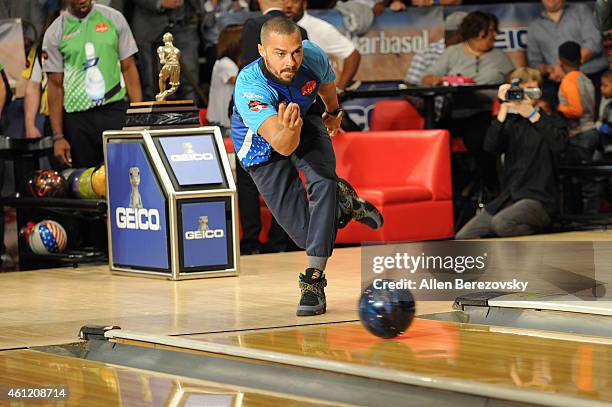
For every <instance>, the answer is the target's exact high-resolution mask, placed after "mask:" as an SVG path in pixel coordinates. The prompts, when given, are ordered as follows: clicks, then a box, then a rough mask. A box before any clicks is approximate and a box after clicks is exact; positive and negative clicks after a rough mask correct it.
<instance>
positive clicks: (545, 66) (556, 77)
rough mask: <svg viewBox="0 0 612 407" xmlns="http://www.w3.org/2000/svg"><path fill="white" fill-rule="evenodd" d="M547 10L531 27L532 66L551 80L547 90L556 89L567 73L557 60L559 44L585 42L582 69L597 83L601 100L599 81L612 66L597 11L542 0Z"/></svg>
mask: <svg viewBox="0 0 612 407" xmlns="http://www.w3.org/2000/svg"><path fill="white" fill-rule="evenodd" d="M542 3H543V5H544V10H543V11H542V13H541V14H540V16H538V18H536V19H535V20H534V21H533V22H532V23H531V24H530V25H529V27H528V31H529V36H528V37H527V58H528V60H529V66H531V67H532V68H535V69H538V70H539V71H540V72H541V73H542V75H544V77H545V78H547V79H549V81H550V83H546V82H545V83H544V87H545V91H546V90H548V89H552V90H553V91H555V92H556V89H557V88H558V83H559V82H560V81H561V79H562V78H563V76H564V73H563V72H562V70H561V67H560V66H559V64H558V63H557V61H558V59H557V50H558V49H559V45H561V44H563V43H564V42H566V41H575V42H577V43H578V44H581V48H580V63H581V68H580V69H581V70H582V72H584V73H585V74H586V75H588V77H589V78H590V79H591V80H592V81H593V83H594V84H595V86H596V89H595V92H596V93H595V95H596V96H595V97H596V101H598V100H599V99H600V95H599V83H600V80H601V75H602V73H603V72H604V71H605V70H606V69H608V59H607V56H606V55H605V52H604V50H603V45H602V40H601V34H600V33H599V31H598V30H597V28H596V27H595V17H594V16H593V11H592V10H591V9H590V8H589V7H588V6H587V5H586V4H571V3H566V2H565V0H542Z"/></svg>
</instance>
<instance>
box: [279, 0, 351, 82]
mask: <svg viewBox="0 0 612 407" xmlns="http://www.w3.org/2000/svg"><path fill="white" fill-rule="evenodd" d="M306 7H307V5H306V0H285V7H284V9H283V11H284V12H285V15H286V16H287V17H288V18H289V19H291V20H292V21H293V22H294V23H297V25H299V26H300V27H302V28H304V29H305V30H306V32H307V33H308V39H309V40H310V41H312V42H314V43H315V44H317V45H318V46H320V47H321V48H323V51H325V53H326V54H327V55H328V56H329V57H330V58H332V59H334V60H336V61H342V73H341V74H340V75H339V77H338V80H337V81H336V87H337V88H338V90H339V91H341V92H344V90H345V89H346V87H347V86H348V85H349V84H350V83H351V81H352V80H353V77H354V76H355V74H356V73H357V70H358V69H359V62H360V61H361V54H360V53H359V51H357V49H355V45H353V43H352V42H351V40H350V39H348V38H346V37H345V36H344V35H342V34H341V33H340V32H339V31H338V30H337V29H336V27H334V26H333V25H331V24H330V23H328V22H327V21H325V20H322V19H320V18H317V17H314V16H312V15H310V14H308V12H307V11H306Z"/></svg>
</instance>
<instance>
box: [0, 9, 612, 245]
mask: <svg viewBox="0 0 612 407" xmlns="http://www.w3.org/2000/svg"><path fill="white" fill-rule="evenodd" d="M504 2H505V1H473V0H385V1H379V0H351V1H329V0H327V1H325V0H319V1H317V0H308V1H307V0H258V1H257V0H250V1H247V0H208V1H203V0H107V1H102V0H99V1H96V2H95V3H96V5H95V6H94V10H97V12H98V13H99V16H98V15H97V17H96V18H99V19H100V22H99V23H97V24H96V25H95V27H96V30H98V28H99V27H106V28H104V30H106V29H109V28H108V27H107V23H108V22H109V21H110V22H111V23H110V29H111V30H117V32H118V33H119V34H118V38H119V43H118V44H117V45H116V46H115V48H116V49H115V50H114V51H113V52H111V53H110V54H108V55H110V56H108V55H106V54H105V55H104V58H100V56H99V55H96V54H95V53H96V52H107V51H108V50H107V51H103V49H106V48H102V47H100V48H97V49H98V51H96V48H94V45H87V44H85V51H86V54H87V58H86V60H83V61H80V60H74V61H70V60H69V58H67V57H66V50H65V49H62V50H61V51H60V43H61V41H62V35H64V38H65V35H66V34H65V33H66V31H65V30H66V29H67V28H66V24H73V22H72V21H73V20H70V19H69V18H68V19H67V17H66V14H65V13H69V15H72V16H73V17H76V18H77V20H78V19H80V18H85V15H82V16H79V15H78V14H79V10H85V8H84V7H85V6H86V5H87V4H89V3H90V2H89V1H87V0H63V1H62V0H46V1H41V0H30V1H28V0H0V19H3V18H13V17H19V18H21V19H22V21H23V29H24V38H25V42H24V44H25V48H26V49H25V50H24V52H25V53H26V56H27V67H26V70H25V71H24V73H23V76H24V77H25V78H26V79H28V82H27V86H26V94H25V97H24V99H23V100H22V101H18V102H17V103H14V104H13V107H12V108H11V110H10V111H8V110H7V109H4V121H5V123H6V121H7V120H8V121H11V120H13V121H14V120H15V119H16V118H19V120H22V121H23V126H22V128H23V135H24V136H25V137H27V138H38V137H42V136H50V137H53V140H54V143H55V144H54V150H55V156H56V157H57V158H58V160H59V162H60V164H62V165H65V166H67V165H73V166H74V165H76V166H88V165H95V164H97V162H98V161H100V159H101V150H100V149H101V139H100V137H99V134H100V133H101V131H102V130H107V129H109V128H120V127H121V117H122V114H123V113H124V112H125V108H126V106H127V105H126V99H129V100H130V101H141V100H153V99H154V96H155V93H156V90H157V76H158V73H159V71H160V64H159V61H158V58H157V52H156V49H157V47H158V46H159V45H160V44H161V43H162V36H163V35H164V33H166V32H171V33H172V35H173V43H174V45H175V46H176V47H178V48H179V49H180V50H181V87H180V89H179V92H178V94H177V95H175V97H176V98H178V99H192V100H195V101H196V103H197V104H198V105H199V106H207V108H208V109H207V119H208V121H209V122H210V123H212V124H216V125H218V126H220V127H221V129H222V132H223V134H224V135H225V136H228V135H229V134H230V131H231V130H230V118H229V113H228V112H229V111H230V110H229V108H230V103H231V98H232V90H233V84H234V82H235V80H236V76H237V75H238V72H239V70H240V69H241V68H242V67H243V66H245V65H246V64H247V63H249V62H251V61H253V60H254V59H255V58H257V57H258V53H257V49H256V48H253V46H252V45H250V46H248V47H247V46H246V45H245V44H246V42H245V38H247V39H249V38H251V37H252V33H250V32H249V31H248V30H249V28H248V27H249V24H250V23H249V20H247V21H245V19H246V17H245V16H249V15H250V14H248V12H252V11H262V12H264V13H284V15H285V16H287V17H288V18H290V19H292V20H293V21H294V22H296V23H297V24H298V25H299V26H300V27H301V28H302V29H303V37H305V38H306V37H307V38H308V39H309V40H311V41H313V42H315V43H316V44H318V45H319V46H320V47H321V48H323V50H324V51H325V52H326V53H327V54H329V55H330V56H332V57H334V58H335V59H336V60H340V61H342V64H343V70H342V74H341V76H339V77H338V78H337V83H336V84H337V88H338V89H337V90H338V93H340V94H341V93H343V92H344V91H345V90H346V89H347V88H348V87H349V86H350V85H351V83H352V82H353V80H354V77H355V75H356V73H357V72H358V70H359V64H360V60H361V55H360V54H359V51H358V50H357V49H356V48H355V46H354V44H353V42H352V41H351V39H350V38H349V37H348V36H345V35H343V34H342V33H341V32H340V31H338V29H337V28H335V27H334V26H333V25H331V24H329V23H327V22H326V21H324V20H322V19H320V18H317V17H315V16H314V15H311V14H309V13H308V10H309V9H326V8H335V9H337V10H339V11H341V12H343V13H346V12H355V13H356V14H355V15H358V16H361V17H360V18H364V19H367V18H370V20H369V24H371V21H372V19H373V18H375V17H376V16H378V15H380V14H381V13H382V12H383V11H384V10H385V9H389V10H391V11H393V12H402V11H403V10H405V9H406V8H407V7H431V6H439V5H447V6H450V5H460V4H464V5H470V4H479V3H486V4H491V3H504ZM531 2H533V3H538V2H541V3H542V5H543V8H542V13H541V15H540V16H539V17H538V18H536V19H535V20H534V21H533V22H532V23H531V25H530V26H529V28H528V32H529V36H528V49H527V57H528V58H527V59H528V64H529V66H530V67H531V68H532V69H529V70H522V71H521V70H520V69H519V70H516V68H521V67H515V66H514V65H513V63H512V61H511V60H510V59H509V58H508V56H507V55H506V54H505V53H504V52H502V51H501V50H500V49H497V48H494V40H495V35H496V33H497V30H498V20H497V17H496V16H495V15H494V14H490V13H485V12H480V11H475V12H471V13H469V14H468V13H465V12H457V13H452V14H450V15H448V16H447V18H446V20H445V36H444V38H443V39H441V40H440V41H438V42H436V43H432V44H431V46H430V47H428V48H427V49H425V50H422V51H420V52H418V53H417V54H416V55H415V57H414V58H413V61H412V64H411V66H407V67H405V70H406V77H405V79H404V80H405V82H407V83H408V84H411V85H414V86H439V85H442V84H444V83H445V82H446V81H448V78H452V77H456V76H464V77H469V78H471V79H472V80H474V82H475V83H477V84H501V83H504V82H506V81H507V80H508V78H510V77H513V78H514V79H516V80H517V82H516V83H517V84H520V86H522V87H523V88H525V89H527V88H538V89H539V90H540V91H541V94H540V95H539V96H538V97H537V98H528V97H527V98H525V99H524V100H523V102H520V103H519V102H518V101H508V100H505V99H504V97H505V95H506V92H507V90H508V89H507V88H504V89H503V91H502V89H501V88H500V90H499V91H490V92H480V93H474V94H473V95H472V96H470V97H467V98H464V99H462V100H461V101H460V103H459V102H458V101H456V100H455V101H453V100H450V99H448V98H447V99H445V98H439V99H438V100H437V102H436V119H437V125H438V126H439V127H441V128H447V129H450V131H451V134H452V135H453V136H460V137H461V138H462V139H463V141H464V143H465V144H466V146H467V148H468V150H469V152H470V153H472V156H473V157H474V158H475V162H476V163H477V168H478V169H477V171H476V172H475V173H474V174H472V175H473V176H474V177H477V178H479V179H480V181H481V182H482V184H483V185H484V190H485V191H486V193H487V194H489V197H490V200H489V201H490V203H491V204H490V205H488V206H487V207H486V208H487V209H486V210H485V211H484V213H485V215H486V216H485V218H486V219H485V218H483V217H482V216H480V217H478V216H477V218H478V219H476V218H475V219H474V222H470V223H469V224H468V225H466V227H468V229H464V230H463V231H462V232H460V233H459V236H463V237H478V236H485V235H491V234H497V235H512V234H524V233H532V232H534V231H537V230H541V229H542V228H543V227H546V226H547V225H548V224H550V222H551V217H552V216H553V215H554V214H555V212H556V210H557V206H558V196H557V197H554V198H553V196H554V195H555V194H556V182H557V181H556V179H555V180H554V182H553V181H552V180H553V178H555V177H556V176H557V174H556V172H555V170H554V168H555V166H556V165H557V163H558V161H559V160H566V161H567V162H590V161H592V160H598V159H601V158H602V157H604V158H605V156H606V155H609V154H610V153H611V152H612V147H611V146H612V142H611V141H612V104H611V103H610V100H609V99H608V98H610V97H612V74H610V72H609V71H608V69H609V60H608V55H607V53H606V52H605V49H604V46H603V41H604V37H603V36H602V34H601V33H600V31H598V30H597V29H596V26H595V19H594V16H593V13H592V10H591V9H590V8H588V7H587V6H586V5H582V4H575V3H580V2H571V3H567V2H565V1H563V0H542V1H538V0H532V1H531ZM107 6H108V7H107ZM96 7H97V8H96ZM88 12H89V11H88ZM368 16H369V17H368ZM88 18H89V17H88ZM224 19H225V20H224ZM220 20H223V21H225V22H224V23H223V24H220V23H219V21H220ZM75 21H76V20H75ZM360 23H363V24H366V25H367V24H368V22H367V21H366V22H359V21H358V22H356V24H358V25H359V24H360ZM99 24H103V25H102V26H100V25H99ZM220 27H221V30H219V28H220ZM247 42H248V41H247ZM111 54H112V55H111ZM108 58H110V59H111V60H112V61H113V62H112V63H111V64H109V65H108V66H106V65H103V63H102V62H100V61H102V60H104V61H107V60H108ZM113 58H114V59H113ZM2 62H3V61H0V64H1V63H2ZM104 63H106V62H104ZM70 64H72V65H74V66H79V67H80V66H82V65H83V64H84V65H85V66H86V68H87V67H94V66H96V67H99V69H106V70H108V71H112V73H111V76H112V77H114V78H115V79H114V82H116V83H114V82H113V83H111V84H109V83H102V84H99V87H100V89H99V92H101V96H95V95H94V93H95V92H94V90H91V89H89V88H88V89H87V90H82V89H79V88H78V86H79V85H78V84H77V82H70V81H66V75H67V74H69V72H67V69H69V68H70V66H72V65H70ZM79 64H80V65H79ZM1 66H2V65H0V67H1ZM113 75H114V76H113ZM71 78H73V77H72V76H71ZM371 79H375V78H371ZM88 80H89V79H88ZM107 82H108V81H107ZM526 84H528V85H529V86H526ZM92 86H93V85H92ZM8 91H10V89H8V82H7V81H6V78H5V77H4V80H3V81H0V94H1V95H0V112H2V108H3V107H4V106H5V105H7V104H8V103H7V102H8V100H7V95H8ZM109 95H110V97H109ZM209 95H210V96H209ZM213 95H214V97H213ZM97 98H98V99H97ZM8 99H10V98H8ZM411 101H412V102H415V104H416V105H417V106H418V101H415V100H411ZM500 101H501V102H500ZM15 106H18V107H17V108H16V107H15ZM122 112H123V113H122ZM7 116H9V117H7ZM46 117H49V118H50V119H49V120H46V119H45V118H46ZM492 117H493V124H491V123H492V121H491V119H492ZM517 117H522V118H523V119H525V120H518V122H517V121H516V120H515V119H516V118H517ZM109 126H111V127H109ZM511 126H514V127H511ZM509 128H513V129H515V130H516V131H515V132H514V133H513V132H512V131H510V133H511V134H510V133H508V132H509V130H508V129H509ZM517 129H518V130H517ZM516 132H518V133H519V134H524V135H530V136H525V137H531V138H530V142H533V140H534V139H538V140H539V144H538V145H537V146H534V145H529V143H527V144H525V140H524V138H522V137H519V136H517V135H516ZM76 134H78V135H80V136H79V137H81V138H87V139H88V140H87V141H85V142H82V140H79V139H78V138H77V137H75V135H76ZM537 134H539V135H540V137H539V138H538V137H536V136H535V135H537ZM83 135H85V136H86V137H85V136H83ZM513 137H514V138H513ZM510 140H513V141H510ZM509 143H510V144H512V145H509ZM516 146H520V149H519V150H517V149H516ZM568 146H569V147H568ZM524 149H529V151H530V152H531V153H533V154H534V155H533V156H532V159H533V160H532V162H526V161H525V160H524V158H521V159H519V158H518V157H517V154H518V151H523V150H524ZM500 154H503V155H504V156H505V165H504V167H505V168H504V170H503V172H502V174H501V177H498V171H497V167H498V163H499V155H500ZM544 156H546V157H547V158H545V159H543V158H542V157H544ZM514 159H519V161H518V163H517V162H516V161H513V160H514ZM534 162H536V163H537V165H535V166H534V167H533V168H530V167H529V165H534ZM543 162H545V163H547V164H546V165H545V166H543V165H542V163H543ZM546 166H549V167H550V171H548V170H545V168H544V167H546ZM519 168H522V169H523V170H522V171H519V170H518V169H519ZM525 168H530V169H529V170H528V171H525ZM521 177H522V178H521ZM238 178H239V188H240V176H239V177H238ZM519 178H520V183H521V186H518V185H517V184H516V183H517V182H518V181H517V180H519ZM544 178H545V179H544ZM500 180H501V181H500ZM525 185H529V186H530V188H525V187H524V186H525ZM247 189H248V188H247ZM534 191H535V192H534ZM239 193H240V190H239ZM582 193H583V197H582V198H583V199H582V201H583V210H584V211H585V212H587V213H597V212H598V211H599V210H600V203H599V199H600V197H601V193H602V191H601V190H600V185H595V183H593V182H585V187H584V188H583V191H582ZM246 195H247V192H244V193H243V197H246ZM557 195H558V194H557ZM500 197H501V198H500ZM525 200H527V201H528V202H527V203H525ZM534 202H535V203H534ZM517 203H520V205H518V207H515V206H514V205H515V204H517ZM245 205H246V204H245ZM249 205H251V206H252V205H259V201H258V199H255V201H253V200H251V203H250V204H249ZM534 205H535V206H534ZM534 207H535V208H536V209H533V208H534ZM245 208H246V206H245V207H244V208H243V207H242V206H241V212H245V213H246V212H248V210H247V209H245ZM510 208H513V209H510ZM526 208H527V209H526ZM508 212H510V215H511V216H508ZM500 213H501V214H502V215H503V216H497V215H499V214H500ZM525 214H528V216H526V215H525ZM534 214H536V215H537V216H536V215H534ZM496 216H497V218H496ZM251 217H252V216H251ZM244 222H245V220H243V226H244ZM246 222H247V224H248V220H246ZM521 222H522V223H521ZM491 225H493V226H491ZM458 226H462V225H458ZM260 227H261V225H254V226H253V228H251V229H249V227H247V228H246V232H247V233H246V236H245V241H244V242H243V250H244V252H245V253H258V252H261V251H265V250H270V251H283V250H289V249H290V248H291V244H289V243H288V238H287V237H286V236H282V234H283V233H282V230H280V228H279V232H278V233H279V234H280V235H281V236H278V237H274V236H272V239H271V245H270V247H268V248H262V247H260V246H259V245H258V244H257V242H256V241H257V236H258V228H260ZM273 229H274V227H273ZM249 239H251V241H249ZM275 242H277V243H275Z"/></svg>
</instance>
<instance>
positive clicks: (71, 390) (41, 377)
mask: <svg viewBox="0 0 612 407" xmlns="http://www.w3.org/2000/svg"><path fill="white" fill-rule="evenodd" d="M35 387H47V388H50V387H53V388H56V389H58V391H57V392H54V394H55V396H57V397H56V398H55V399H46V400H34V399H27V400H26V399H18V398H15V397H12V398H10V397H7V396H5V395H4V394H1V395H0V406H3V405H10V406H22V405H37V406H43V405H48V406H79V407H80V406H101V407H109V406H121V405H122V406H143V407H149V406H151V407H152V406H188V405H192V406H196V405H197V406H213V405H214V406H236V407H237V406H262V407H267V406H287V405H291V406H305V407H306V406H328V405H330V406H331V405H338V404H332V403H328V402H324V401H322V400H317V399H308V398H301V397H296V396H288V395H282V394H274V393H271V392H264V391H261V390H252V389H247V388H242V387H238V386H230V385H223V384H219V383H212V382H207V381H202V380H195V379H188V378H182V377H177V376H172V375H167V374H162V373H155V372H149V371H144V370H139V369H133V368H128V367H121V366H116V365H110V364H106V363H100V362H94V361H90V360H83V359H78V358H73V357H66V356H58V355H52V354H48V353H43V352H37V351H32V350H16V351H4V352H0V388H2V390H3V391H4V392H6V391H5V390H6V389H8V388H35ZM61 388H64V389H66V393H65V398H61V395H62V393H61V390H59V389H61ZM30 395H34V393H31V394H30Z"/></svg>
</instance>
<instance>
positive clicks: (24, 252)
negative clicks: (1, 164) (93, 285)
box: [0, 136, 108, 271]
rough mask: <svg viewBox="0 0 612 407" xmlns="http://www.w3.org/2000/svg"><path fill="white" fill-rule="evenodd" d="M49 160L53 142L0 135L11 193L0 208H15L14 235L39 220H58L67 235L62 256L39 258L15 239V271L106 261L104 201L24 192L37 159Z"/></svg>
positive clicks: (0, 157) (0, 152)
mask: <svg viewBox="0 0 612 407" xmlns="http://www.w3.org/2000/svg"><path fill="white" fill-rule="evenodd" d="M45 157H46V158H48V159H49V160H50V162H51V163H53V162H54V157H53V141H52V140H51V138H50V137H44V138H41V139H15V138H10V137H4V136H0V160H5V161H11V162H12V166H13V176H14V185H15V191H14V192H13V193H12V194H9V195H8V196H2V197H1V198H0V205H2V206H9V207H13V208H15V209H16V217H17V232H18V233H19V231H20V230H21V229H22V228H23V227H25V226H26V224H27V223H28V222H39V221H41V220H43V219H53V220H55V221H58V222H59V223H60V224H61V225H62V226H63V227H64V228H65V229H66V232H67V235H68V247H67V249H66V250H65V251H64V252H62V253H56V254H53V253H52V254H45V255H39V254H35V253H33V252H32V251H31V250H30V248H29V247H28V243H27V242H26V240H25V238H23V237H22V236H19V238H18V252H19V270H21V271H24V270H35V269H43V268H53V267H62V266H66V265H72V266H73V267H77V266H78V265H79V264H80V263H97V262H100V263H105V262H107V261H108V242H107V239H106V235H107V233H106V210H107V207H106V201H104V200H99V199H67V198H32V197H29V196H28V195H27V193H26V185H25V180H26V179H27V178H26V176H27V175H28V174H29V173H31V172H32V171H35V170H38V169H41V168H39V167H40V161H41V158H45Z"/></svg>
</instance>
